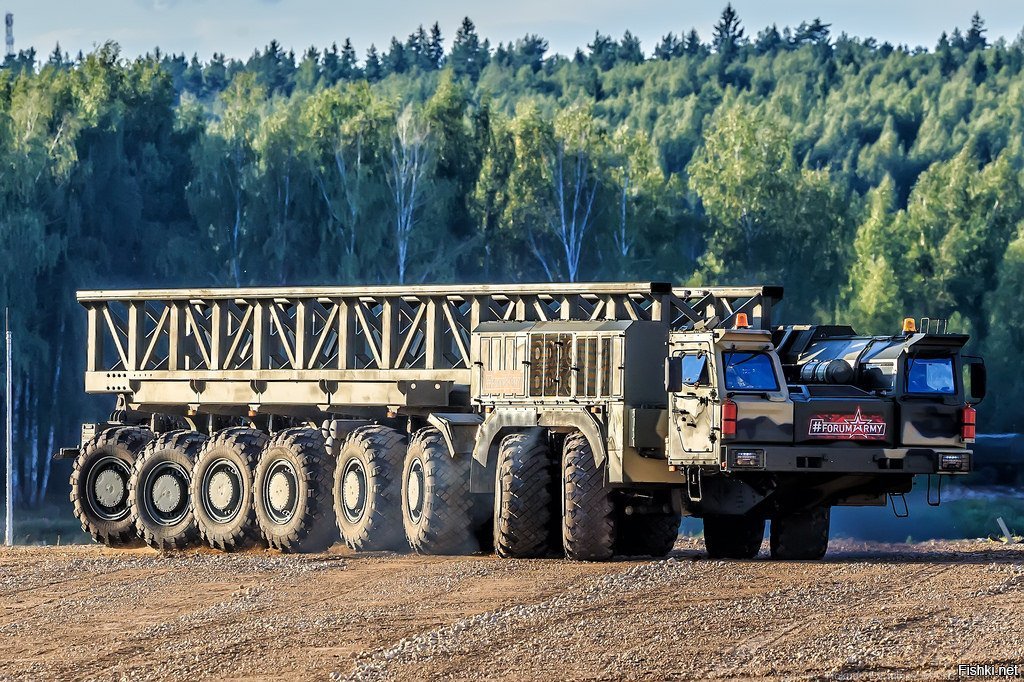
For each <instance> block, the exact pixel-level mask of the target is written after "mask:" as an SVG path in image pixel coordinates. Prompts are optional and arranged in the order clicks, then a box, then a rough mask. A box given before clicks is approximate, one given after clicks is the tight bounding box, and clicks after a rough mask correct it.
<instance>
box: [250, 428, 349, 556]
mask: <svg viewBox="0 0 1024 682" xmlns="http://www.w3.org/2000/svg"><path fill="white" fill-rule="evenodd" d="M333 482H334V459H333V458H331V457H330V455H328V454H327V448H326V446H325V444H324V437H323V434H321V433H320V429H311V428H293V429H285V430H284V431H281V432H279V433H277V434H276V435H275V436H274V437H273V438H272V439H271V440H270V443H269V444H268V445H267V448H266V449H265V450H264V451H263V454H262V455H260V461H259V464H257V465H256V473H255V475H254V483H253V485H254V487H255V491H256V492H255V495H254V498H255V505H256V521H257V522H258V523H259V526H260V531H261V532H262V533H263V539H264V540H266V542H267V544H268V545H270V546H271V547H273V548H274V549H279V550H281V551H282V552H322V551H324V550H325V549H327V548H328V547H330V546H331V545H333V544H334V540H335V539H336V538H337V536H338V527H337V525H336V524H335V521H334V503H333V501H332V500H331V486H332V484H333Z"/></svg>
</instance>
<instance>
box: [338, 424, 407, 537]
mask: <svg viewBox="0 0 1024 682" xmlns="http://www.w3.org/2000/svg"><path fill="white" fill-rule="evenodd" d="M405 450H406V441H405V436H403V435H402V434H401V433H399V432H398V431H396V430H395V429H392V428H389V427H387V426H380V425H378V424H371V425H367V426H360V427H359V428H357V429H356V430H354V431H353V432H352V433H350V434H349V436H348V437H347V438H346V439H345V442H344V443H343V444H342V446H341V452H340V453H339V454H338V460H337V463H336V464H335V468H334V480H333V488H334V514H335V517H336V518H337V523H338V528H339V529H340V530H341V539H342V540H344V541H345V544H346V545H348V546H349V547H351V548H352V549H355V550H363V551H373V550H388V549H396V550H397V549H404V548H405V547H406V546H407V545H406V541H405V533H404V532H403V530H402V505H401V502H400V498H401V495H402V483H401V475H402V462H403V459H404V458H405Z"/></svg>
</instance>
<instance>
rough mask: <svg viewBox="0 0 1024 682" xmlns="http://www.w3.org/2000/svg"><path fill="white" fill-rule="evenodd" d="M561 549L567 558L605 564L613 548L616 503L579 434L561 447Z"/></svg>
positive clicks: (570, 435)
mask: <svg viewBox="0 0 1024 682" xmlns="http://www.w3.org/2000/svg"><path fill="white" fill-rule="evenodd" d="M562 493H563V503H562V546H563V548H564V549H565V555H566V556H567V557H569V558H570V559H577V560H581V561H604V560H606V559H610V558H611V556H612V553H613V551H614V547H615V504H614V502H613V500H612V495H611V489H610V488H609V487H608V486H607V485H605V480H604V467H603V466H602V467H599V466H597V464H596V463H595V462H594V452H593V450H592V449H591V447H590V442H589V441H588V440H587V438H586V436H584V435H583V434H582V433H580V432H579V431H577V432H575V433H571V434H569V435H568V436H566V438H565V444H564V446H563V448H562Z"/></svg>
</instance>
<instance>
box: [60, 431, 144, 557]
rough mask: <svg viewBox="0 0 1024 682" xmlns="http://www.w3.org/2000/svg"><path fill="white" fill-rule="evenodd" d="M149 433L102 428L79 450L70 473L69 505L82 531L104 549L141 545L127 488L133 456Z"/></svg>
mask: <svg viewBox="0 0 1024 682" xmlns="http://www.w3.org/2000/svg"><path fill="white" fill-rule="evenodd" d="M151 440H153V433H152V431H150V430H149V429H145V428H141V427H138V426H115V427H111V428H108V429H105V430H104V431H102V432H101V433H99V434H98V435H97V436H96V437H95V438H93V439H92V440H90V441H89V442H88V443H86V444H85V445H84V446H83V447H82V451H81V453H80V454H79V455H78V457H77V458H76V459H75V464H74V467H73V469H72V471H71V502H72V505H73V506H74V510H75V516H76V517H78V520H79V521H80V522H81V523H82V530H84V531H85V532H86V533H88V534H89V535H91V536H92V538H93V540H95V541H96V542H101V543H103V544H104V545H107V546H108V547H138V546H141V545H142V541H141V540H140V539H139V536H138V534H137V533H136V532H135V523H134V522H133V520H132V513H131V504H130V502H129V500H128V485H129V480H130V479H131V473H132V466H133V465H134V464H135V457H136V455H137V454H138V452H139V451H140V450H142V448H143V447H145V446H146V444H147V443H149V441H151Z"/></svg>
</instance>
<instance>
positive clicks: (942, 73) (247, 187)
mask: <svg viewBox="0 0 1024 682" xmlns="http://www.w3.org/2000/svg"><path fill="white" fill-rule="evenodd" d="M965 20H969V25H967V26H966V27H965V28H955V27H950V31H949V32H948V33H944V34H942V35H941V36H938V37H937V39H936V43H935V44H934V45H931V46H927V47H915V48H909V47H907V46H903V45H890V44H888V43H878V42H877V41H876V40H874V39H872V38H852V37H849V36H847V35H845V34H841V35H835V34H833V32H832V31H831V27H830V25H829V24H828V23H825V22H824V21H823V20H821V19H814V20H810V21H807V22H804V23H801V24H800V25H799V26H796V27H782V28H780V27H777V26H769V27H765V28H761V27H752V26H746V25H744V23H743V21H742V17H739V16H737V15H736V13H735V12H734V11H733V9H732V8H731V7H726V9H725V10H724V11H723V13H722V15H721V18H720V21H719V22H718V23H717V25H716V26H715V27H714V31H713V34H712V35H709V36H701V35H698V34H697V32H696V31H693V30H682V31H680V32H679V33H669V34H667V35H666V36H664V38H663V39H662V40H661V41H660V42H659V43H658V44H657V45H641V44H640V42H639V41H638V40H637V38H636V37H635V36H633V35H632V34H631V33H630V32H629V31H626V32H625V34H624V35H622V37H621V38H616V37H614V36H611V35H604V34H601V33H597V34H596V35H595V36H594V38H593V42H591V43H589V44H588V45H586V46H582V47H580V48H579V49H578V50H576V52H575V54H572V55H556V54H550V53H549V51H548V45H547V42H546V41H545V40H544V38H543V37H541V36H538V35H526V36H524V37H522V38H521V39H519V40H516V41H514V42H512V43H499V44H493V43H490V42H489V41H488V40H487V39H486V37H485V36H481V35H478V33H477V31H476V29H475V27H474V25H473V23H472V21H470V20H469V19H466V20H465V21H464V22H463V23H462V25H461V26H458V27H457V30H455V31H454V32H453V33H452V35H446V34H444V33H443V32H442V29H441V27H439V26H437V25H435V26H433V27H431V28H423V27H420V28H417V29H416V30H415V31H413V32H412V33H411V34H410V35H409V36H408V37H407V38H405V39H400V38H395V39H393V40H392V41H391V43H390V44H389V45H386V46H380V47H376V46H374V47H371V48H370V49H369V50H368V51H367V52H366V53H365V54H363V55H358V54H356V52H355V50H354V49H353V47H352V43H351V41H349V40H345V39H344V38H343V37H341V38H340V39H339V43H338V44H334V45H330V46H326V47H323V46H312V47H310V48H309V49H308V50H306V51H305V52H303V53H301V54H295V53H292V52H288V51H285V50H284V49H283V48H282V47H281V46H280V45H279V44H277V43H273V42H272V43H271V44H270V45H268V46H266V47H265V48H263V49H260V50H257V51H256V52H254V53H253V54H252V56H251V57H249V58H248V59H247V60H244V61H240V60H234V59H227V58H225V57H224V56H223V55H219V54H215V55H214V56H213V57H212V59H210V60H209V61H200V60H199V59H198V58H197V57H195V56H193V57H191V58H188V57H187V56H185V55H177V54H165V53H163V52H161V51H159V50H155V51H154V52H152V53H151V54H148V55H146V56H144V57H140V58H126V57H124V56H122V55H121V54H120V53H119V49H118V46H117V44H116V43H114V42H111V43H107V44H105V45H103V46H101V47H99V48H97V49H95V50H94V51H93V52H91V53H89V54H78V55H70V54H67V53H65V52H63V51H62V50H61V48H60V46H57V47H56V48H55V49H54V50H53V52H52V53H51V54H50V55H49V56H47V57H42V56H41V55H39V54H37V53H36V52H35V51H34V50H28V51H24V52H21V53H19V54H18V55H16V56H15V57H9V58H8V59H7V61H6V62H5V63H4V65H3V67H2V68H0V273H2V274H0V307H5V306H9V307H10V309H11V322H12V329H13V331H14V334H15V339H16V344H17V347H16V356H15V368H14V385H15V409H16V421H15V434H14V436H15V441H16V443H17V449H18V453H19V457H20V465H19V470H18V489H19V500H20V502H21V503H22V504H23V505H27V506H32V505H35V504H38V503H39V502H40V501H41V498H42V496H43V495H44V494H45V491H46V489H47V483H48V477H49V474H50V466H49V464H48V458H49V453H51V452H52V451H53V450H54V449H55V448H56V447H59V446H60V445H68V444H74V443H76V442H77V437H78V434H77V425H78V424H79V423H81V421H96V420H98V419H102V418H103V417H104V416H105V414H106V413H107V412H108V411H109V409H110V408H111V405H110V404H109V402H110V401H109V400H108V399H107V398H87V397H86V396H84V395H83V394H82V388H81V373H82V370H83V363H84V358H83V355H84V348H83V344H84V341H83V330H84V323H85V316H84V314H83V312H82V310H81V309H80V308H79V307H78V305H77V304H76V303H75V300H74V292H75V290H76V289H80V288H118V287H148V286H169V287H197V286H235V285H281V284H294V285H306V284H368V285H372V284H376V283H444V282H481V281H546V280H552V281H575V280H619V279H628V280H640V281H673V282H679V283H694V284H705V285H714V284H733V283H744V284H755V283H774V284H782V285H784V286H785V288H786V297H785V302H784V305H783V306H782V307H781V308H780V314H781V316H782V318H783V320H784V321H788V322H811V321H818V322H841V323H849V324H852V325H853V326H854V327H855V328H856V329H857V330H858V331H860V332H867V333H890V332H893V333H894V332H896V331H897V330H898V329H899V325H900V321H901V319H902V318H903V317H904V316H914V317H921V316H931V317H941V318H949V319H950V329H951V330H961V331H966V332H969V333H970V334H971V335H972V339H973V340H972V343H971V349H972V350H973V351H975V352H980V353H983V354H984V355H985V356H986V359H987V363H988V366H989V374H990V377H991V381H990V388H989V392H990V395H992V396H993V397H990V399H989V401H987V402H986V403H985V404H984V405H982V407H981V410H980V413H981V421H982V427H983V428H985V429H987V430H1010V429H1014V430H1020V429H1021V428H1024V419H1022V417H1021V416H1020V410H1019V409H1018V407H1017V405H1019V402H1018V401H1021V400H1022V399H1024V380H1022V379H1021V375H1020V372H1019V370H1018V362H1017V356H1018V354H1019V352H1020V350H1021V349H1022V347H1024V344H1022V337H1024V309H1022V307H1021V301H1022V299H1024V189H1022V169H1024V147H1022V144H1024V104H1022V103H1024V37H1019V38H1017V39H1016V40H1015V41H1014V42H1012V43H1010V42H1008V41H1006V40H1004V39H999V40H995V41H993V40H990V39H989V38H988V36H987V31H986V29H985V24H984V21H983V19H982V18H981V17H979V16H978V15H975V16H974V17H973V18H967V17H965ZM681 28H683V27H681ZM55 470H56V469H55ZM55 475H56V474H55ZM64 475H65V474H64V473H63V471H62V472H61V473H60V478H61V479H63V477H64ZM58 483H60V481H58ZM51 487H52V488H55V489H57V488H59V490H57V491H56V492H59V494H60V495H61V496H63V495H64V494H65V490H64V487H63V486H61V485H54V486H51ZM55 494H56V493H55Z"/></svg>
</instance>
